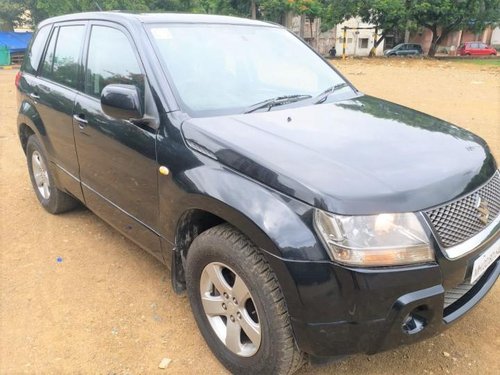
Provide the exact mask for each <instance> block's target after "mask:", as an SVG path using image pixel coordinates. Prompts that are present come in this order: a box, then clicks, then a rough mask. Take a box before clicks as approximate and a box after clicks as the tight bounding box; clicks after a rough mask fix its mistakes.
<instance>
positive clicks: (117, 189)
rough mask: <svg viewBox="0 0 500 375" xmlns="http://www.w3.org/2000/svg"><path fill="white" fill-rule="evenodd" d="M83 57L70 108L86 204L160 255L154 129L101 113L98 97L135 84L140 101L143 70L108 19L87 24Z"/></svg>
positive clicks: (123, 36) (128, 42)
mask: <svg viewBox="0 0 500 375" xmlns="http://www.w3.org/2000/svg"><path fill="white" fill-rule="evenodd" d="M85 55H86V60H85V73H84V77H83V93H81V94H80V95H78V96H77V98H76V104H75V110H74V127H75V141H76V149H77V152H78V160H79V162H80V178H81V184H82V191H83V194H84V197H85V202H86V204H87V205H88V206H89V207H90V208H91V209H92V210H93V211H94V212H96V213H97V214H98V215H100V216H101V217H103V218H104V219H105V220H106V221H108V222H109V223H110V224H111V225H113V226H114V227H115V228H117V229H118V230H120V231H121V232H123V233H124V234H125V235H127V236H128V237H129V238H131V239H132V240H134V241H135V242H137V243H138V244H139V245H140V246H142V247H143V248H145V249H147V250H149V251H150V252H151V253H152V254H153V255H155V256H157V257H158V258H160V259H161V255H160V254H161V251H160V239H159V236H158V235H157V225H158V217H159V212H158V183H157V178H158V167H157V162H156V149H155V142H156V130H155V129H153V128H150V127H148V126H142V127H141V126H138V125H135V124H133V123H132V122H130V121H126V120H121V119H117V118H113V117H111V116H108V115H106V114H105V113H104V112H103V110H102V108H101V101H100V95H101V92H102V90H103V88H104V87H105V86H106V85H109V84H131V85H135V86H136V87H137V88H138V89H139V92H140V96H141V100H142V101H144V95H145V92H146V85H147V80H146V76H145V74H144V69H143V67H142V64H141V62H140V59H139V57H138V56H137V53H136V49H135V45H134V43H133V40H132V38H131V37H130V35H129V34H128V32H127V31H126V30H125V29H124V28H122V27H120V26H117V25H115V24H112V23H106V22H93V23H92V24H91V25H90V27H89V32H88V38H87V48H86V50H85Z"/></svg>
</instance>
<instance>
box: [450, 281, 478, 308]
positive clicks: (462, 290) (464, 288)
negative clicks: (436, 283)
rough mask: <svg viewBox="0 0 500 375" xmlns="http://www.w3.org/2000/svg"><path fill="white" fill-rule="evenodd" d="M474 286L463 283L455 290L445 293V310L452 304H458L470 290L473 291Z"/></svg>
mask: <svg viewBox="0 0 500 375" xmlns="http://www.w3.org/2000/svg"><path fill="white" fill-rule="evenodd" d="M473 286H474V285H473V284H469V283H463V284H460V285H458V286H456V287H455V288H453V289H449V290H447V291H446V292H445V293H444V308H447V307H448V306H450V305H451V304H453V303H455V302H457V301H458V300H459V299H460V298H462V297H463V296H464V295H465V294H466V293H467V292H468V291H469V290H471V289H472V287H473Z"/></svg>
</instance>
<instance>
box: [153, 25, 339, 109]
mask: <svg viewBox="0 0 500 375" xmlns="http://www.w3.org/2000/svg"><path fill="white" fill-rule="evenodd" d="M149 30H150V34H151V37H152V39H153V41H154V43H155V44H156V47H157V50H158V52H159V54H160V58H161V60H162V61H163V63H164V64H165V66H166V68H167V69H166V70H167V72H168V74H169V76H170V80H171V82H172V83H173V85H174V86H175V87H174V91H175V94H176V96H177V99H178V100H179V102H180V105H181V108H182V109H183V110H184V111H185V112H187V113H188V114H189V115H191V116H193V117H201V116H216V115H224V114H236V113H243V112H245V111H246V109H248V108H249V107H251V106H252V105H255V104H256V103H260V102H263V101H266V100H269V99H273V98H280V97H283V96H294V97H296V96H299V95H300V97H301V98H306V96H310V97H313V98H314V96H316V95H319V94H321V93H322V92H323V91H324V90H326V89H327V88H329V87H332V86H334V85H336V84H339V83H343V82H345V81H344V80H343V79H342V78H341V77H340V76H339V74H337V73H336V72H335V70H333V69H332V67H330V65H329V64H327V63H325V62H324V61H323V60H322V59H321V58H319V57H318V56H317V55H316V54H315V53H314V52H312V51H311V50H310V49H309V48H308V47H307V46H306V45H304V43H302V42H301V41H300V40H299V39H298V38H296V37H295V36H294V35H293V34H291V33H290V32H288V31H286V30H284V29H281V28H276V27H267V26H239V25H238V26H237V25H222V24H168V25H166V24H165V25H150V26H149ZM307 102H308V101H307V100H304V104H305V103H307ZM309 104H311V103H309ZM277 108H279V107H277Z"/></svg>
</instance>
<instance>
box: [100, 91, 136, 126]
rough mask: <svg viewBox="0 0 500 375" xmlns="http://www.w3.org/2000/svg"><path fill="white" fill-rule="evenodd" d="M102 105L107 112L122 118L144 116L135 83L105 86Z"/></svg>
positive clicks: (129, 118)
mask: <svg viewBox="0 0 500 375" xmlns="http://www.w3.org/2000/svg"><path fill="white" fill-rule="evenodd" d="M101 107H102V110H103V112H104V113H105V114H107V115H108V116H111V117H114V118H117V119H120V120H131V119H141V118H142V117H143V116H144V113H143V111H142V106H141V101H140V99H139V90H138V89H137V87H136V86H134V85H119V84H111V85H107V86H105V87H104V89H103V90H102V93H101Z"/></svg>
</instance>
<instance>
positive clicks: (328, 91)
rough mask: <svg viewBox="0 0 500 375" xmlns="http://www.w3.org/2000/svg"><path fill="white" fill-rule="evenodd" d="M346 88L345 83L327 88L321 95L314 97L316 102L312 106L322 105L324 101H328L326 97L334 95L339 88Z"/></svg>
mask: <svg viewBox="0 0 500 375" xmlns="http://www.w3.org/2000/svg"><path fill="white" fill-rule="evenodd" d="M346 86H347V83H345V82H342V83H337V84H336V85H333V86H330V87H328V88H327V89H326V90H325V91H323V92H322V93H321V94H319V95H318V96H316V99H317V100H316V101H315V102H314V104H321V103H323V102H324V101H325V100H326V99H328V96H329V95H330V94H332V93H334V92H335V91H337V90H340V89H341V88H344V87H346Z"/></svg>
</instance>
